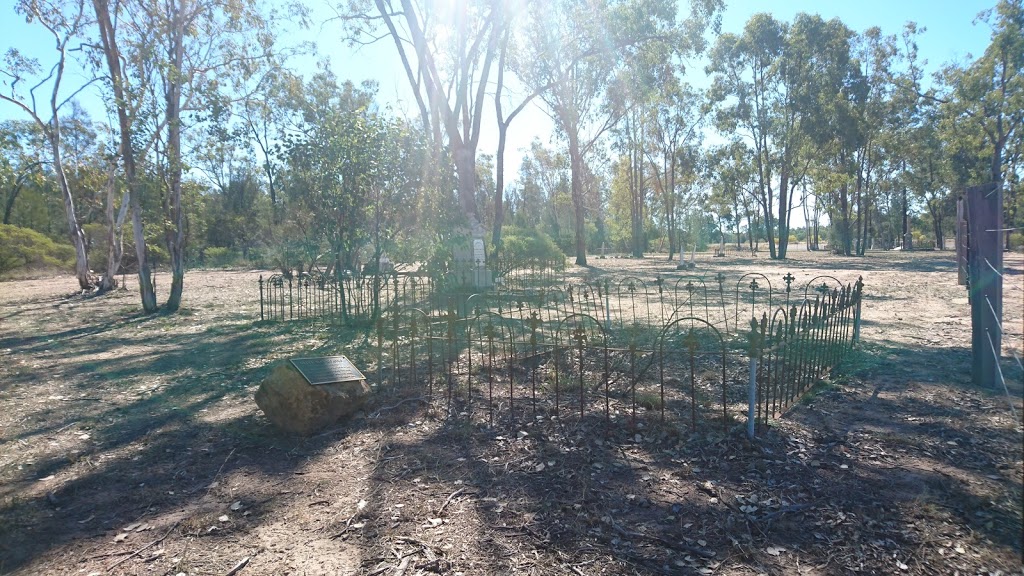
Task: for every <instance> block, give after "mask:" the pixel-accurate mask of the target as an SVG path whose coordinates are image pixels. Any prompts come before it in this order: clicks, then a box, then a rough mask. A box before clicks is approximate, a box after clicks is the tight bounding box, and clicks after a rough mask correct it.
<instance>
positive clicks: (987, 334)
mask: <svg viewBox="0 0 1024 576" xmlns="http://www.w3.org/2000/svg"><path fill="white" fill-rule="evenodd" d="M967 228H968V235H969V236H968V237H969V242H970V243H969V245H968V251H967V260H968V294H969V295H970V302H971V377H972V380H973V381H974V384H975V385H976V386H988V387H991V386H995V383H996V377H997V375H998V373H997V370H998V364H999V357H1000V354H1001V350H1002V340H1003V339H1002V328H1001V325H1002V319H1003V246H1002V242H1001V241H1000V239H1001V238H1002V229H1003V194H1002V189H1001V188H1000V187H999V186H998V184H997V183H995V182H990V183H988V184H983V185H981V186H972V187H970V188H968V189H967Z"/></svg>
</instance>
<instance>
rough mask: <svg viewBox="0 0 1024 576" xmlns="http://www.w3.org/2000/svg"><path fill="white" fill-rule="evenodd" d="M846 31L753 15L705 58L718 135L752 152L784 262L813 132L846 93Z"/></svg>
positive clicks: (807, 20)
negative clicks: (733, 135) (736, 138)
mask: <svg viewBox="0 0 1024 576" xmlns="http://www.w3.org/2000/svg"><path fill="white" fill-rule="evenodd" d="M851 36H852V32H850V31H849V29H848V28H846V26H845V25H843V24H842V23H841V22H840V21H838V20H830V21H825V20H823V19H822V18H821V17H820V16H811V15H807V14H798V15H797V16H796V18H795V20H794V21H793V23H792V24H791V25H790V24H787V23H784V22H779V21H777V20H776V19H775V18H773V17H772V16H771V15H769V14H763V13H762V14H755V15H754V16H752V17H751V18H750V20H749V21H748V22H747V24H746V26H745V27H744V30H743V33H742V34H741V35H734V34H723V35H722V36H720V37H719V39H718V42H717V43H716V45H715V48H714V50H713V51H712V54H711V64H710V65H709V67H708V72H709V73H712V74H714V83H713V86H712V89H711V95H712V99H713V100H714V101H716V102H717V103H718V110H717V115H716V123H717V125H718V127H719V130H722V131H726V132H739V133H741V134H743V136H744V138H745V139H746V140H748V141H749V143H750V146H751V149H752V150H753V151H754V161H755V166H756V169H757V171H756V176H757V184H758V187H757V201H758V203H759V204H760V208H761V211H762V213H763V214H764V216H765V218H766V224H767V226H766V230H767V235H768V249H769V252H770V254H771V257H772V258H777V259H783V258H785V257H786V249H787V246H788V242H789V226H790V216H791V213H792V210H793V198H794V196H795V194H796V190H797V188H798V187H799V186H800V184H801V182H802V180H803V178H804V177H805V176H806V174H807V171H808V169H809V168H810V161H811V158H812V153H813V149H812V148H811V147H810V144H811V142H812V141H815V139H814V138H812V137H813V136H814V135H815V133H817V135H818V139H817V141H818V142H820V141H821V140H822V139H824V138H825V136H826V135H827V134H828V133H829V131H832V130H835V129H836V127H837V126H836V124H835V123H836V122H837V121H839V118H837V116H836V115H837V114H839V113H841V110H837V109H835V108H833V107H832V106H831V104H832V103H834V102H836V101H837V100H838V99H837V96H839V97H840V98H839V99H841V98H842V95H843V93H844V90H848V89H849V88H850V87H849V86H848V82H849V75H848V72H849V71H850V69H851V67H850V66H849V63H850V56H849V40H850V37H851Z"/></svg>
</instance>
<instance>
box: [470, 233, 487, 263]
mask: <svg viewBox="0 0 1024 576" xmlns="http://www.w3.org/2000/svg"><path fill="white" fill-rule="evenodd" d="M485 260H486V258H485V257H484V241H483V239H481V238H474V239H473V261H474V263H475V264H476V265H477V266H483V265H484V261H485Z"/></svg>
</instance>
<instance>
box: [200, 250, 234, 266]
mask: <svg viewBox="0 0 1024 576" xmlns="http://www.w3.org/2000/svg"><path fill="white" fill-rule="evenodd" d="M237 260H238V254H237V253H236V252H235V251H234V250H232V249H231V248H225V247H223V246H207V247H206V249H204V250H203V263H204V264H205V265H206V266H213V267H224V266H231V265H232V264H234V263H235V262H236V261H237Z"/></svg>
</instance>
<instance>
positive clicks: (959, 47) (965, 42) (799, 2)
mask: <svg viewBox="0 0 1024 576" xmlns="http://www.w3.org/2000/svg"><path fill="white" fill-rule="evenodd" d="M994 2H995V0H989V1H978V0H956V1H951V0H940V1H935V0H931V1H929V0H858V1H854V2H850V1H837V0H776V1H772V2H766V1H757V0H727V6H726V10H725V13H724V15H723V19H722V30H723V31H725V32H740V31H741V30H742V28H743V25H744V24H745V23H746V21H747V20H748V19H749V18H750V16H751V15H752V14H754V13H756V12H770V13H772V14H773V15H774V16H775V17H776V18H777V19H779V20H784V21H791V20H792V19H793V17H794V16H795V15H796V14H797V13H799V12H809V13H818V14H820V15H821V16H822V17H824V18H826V19H829V18H833V17H838V18H840V19H841V20H842V21H843V22H845V23H846V24H847V25H848V26H849V27H850V28H852V29H854V30H856V31H863V30H865V29H867V28H869V27H871V26H878V27H880V28H881V29H882V31H883V33H885V34H899V33H900V31H901V30H902V28H903V25H904V23H905V22H907V21H910V20H913V21H915V22H917V23H918V26H919V27H924V28H925V32H924V33H923V34H921V35H920V36H919V39H918V45H919V49H920V57H921V58H922V59H925V60H927V62H928V63H927V66H926V68H925V69H926V71H927V73H929V74H930V73H931V72H933V71H934V70H936V69H938V68H939V67H940V66H941V65H942V64H944V63H946V62H949V61H953V60H956V61H963V60H965V59H966V58H967V57H968V55H974V56H975V57H977V56H978V55H980V54H981V53H982V52H983V51H984V49H985V47H986V46H987V44H988V41H989V34H990V32H989V30H988V28H987V27H986V26H985V25H984V24H983V23H981V24H979V25H974V24H972V22H973V21H974V19H975V16H976V15H977V14H978V12H980V11H982V10H984V9H986V8H990V7H991V6H993V5H994ZM682 3H683V4H686V2H685V0H684V1H683V2H682ZM87 5H88V4H87ZM310 5H311V6H313V8H314V14H315V15H317V16H322V17H326V16H327V15H329V14H330V10H328V9H326V8H325V6H326V4H323V3H316V4H315V5H314V4H313V3H312V2H311V3H310ZM339 36H340V29H339V27H338V25H337V24H334V23H327V24H324V25H323V26H319V25H314V27H313V29H312V30H310V31H308V32H304V33H303V34H302V39H303V40H313V41H315V42H316V43H317V45H318V47H319V52H320V54H321V55H327V56H330V59H331V63H332V67H333V69H334V71H335V73H336V74H337V75H338V77H339V78H341V79H351V80H353V81H355V82H356V83H358V82H361V81H363V80H366V79H374V80H377V81H378V82H379V85H380V91H379V100H380V101H381V102H382V103H391V104H392V105H393V106H394V107H395V108H396V109H398V110H403V109H411V107H409V106H407V105H406V104H405V102H406V101H408V100H409V95H410V92H409V89H408V87H407V85H406V79H405V76H404V74H403V73H402V72H401V68H400V67H399V65H398V60H397V57H396V55H395V50H394V46H393V45H391V44H390V42H380V43H378V44H377V45H373V46H370V47H363V48H360V49H359V50H357V51H354V50H352V49H350V48H347V47H346V46H344V44H343V43H342V42H340V41H339V40H338V39H339ZM9 47H15V48H17V49H19V50H20V51H22V52H24V53H26V54H29V55H34V56H36V57H38V58H39V59H40V61H41V62H42V63H43V64H44V66H45V65H48V64H47V63H48V62H52V54H53V49H52V40H51V39H50V38H49V37H48V36H47V35H46V32H45V30H44V29H43V28H42V27H40V26H38V25H31V24H26V23H25V21H24V19H23V18H21V17H19V16H17V15H16V14H14V10H13V8H11V7H7V8H5V9H0V50H3V51H4V52H6V51H7V48H9ZM314 61H315V60H313V59H308V60H306V61H303V62H300V63H297V65H299V66H300V69H305V70H309V71H312V69H313V66H312V63H313V62H314ZM703 67H704V65H703V62H701V61H694V62H692V63H691V65H690V66H689V71H688V80H689V81H690V82H691V83H692V84H695V85H704V84H705V83H706V81H705V80H704V79H703V75H704V73H703ZM85 77H86V75H85V74H84V73H83V72H81V71H80V70H76V69H75V68H72V69H70V70H69V73H68V76H67V78H66V80H65V86H66V87H67V88H66V91H65V93H70V92H71V91H73V90H74V89H75V88H77V87H78V86H80V85H81V84H82V83H83V82H84V78H85ZM80 100H81V101H82V103H83V104H84V105H85V107H86V108H87V109H88V110H89V111H90V112H91V113H92V114H93V117H94V118H95V119H102V118H103V117H104V112H103V110H102V107H101V106H100V103H99V100H98V96H97V95H96V94H95V93H93V94H84V95H83V97H82V98H81V99H80ZM488 110H490V108H488ZM7 118H26V116H25V115H24V114H23V113H22V112H21V111H20V110H17V109H15V108H14V107H13V106H12V105H10V104H7V103H4V102H0V119H7ZM534 137H539V138H540V139H541V140H542V141H543V142H545V143H547V142H548V141H550V138H551V124H550V121H549V120H548V119H547V117H546V116H545V115H544V114H543V112H542V111H541V110H539V109H536V108H534V109H532V110H528V111H527V112H525V113H524V114H523V115H522V116H521V117H520V118H518V119H517V120H516V122H515V123H513V124H512V127H511V129H510V132H509V146H508V148H507V152H506V159H507V161H508V162H509V167H508V170H509V171H508V172H507V174H508V176H509V177H511V178H514V177H515V173H516V167H517V165H518V163H519V159H520V158H521V156H522V150H524V149H525V148H526V147H528V146H529V143H530V141H531V140H532V139H533V138H534ZM496 142H497V136H496V129H495V128H494V123H493V120H492V121H491V122H488V123H486V124H485V126H484V130H483V134H482V138H481V144H480V150H479V151H480V152H481V153H493V151H494V149H495V148H496Z"/></svg>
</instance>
